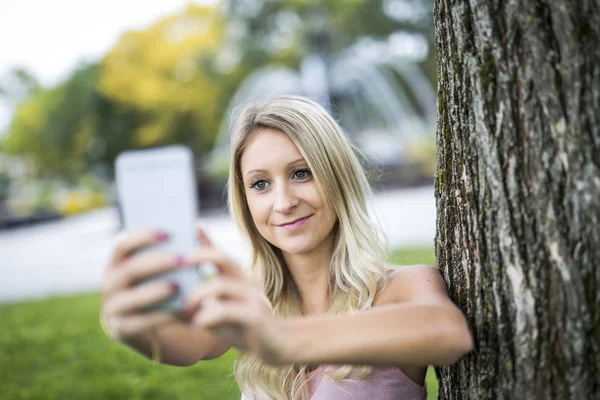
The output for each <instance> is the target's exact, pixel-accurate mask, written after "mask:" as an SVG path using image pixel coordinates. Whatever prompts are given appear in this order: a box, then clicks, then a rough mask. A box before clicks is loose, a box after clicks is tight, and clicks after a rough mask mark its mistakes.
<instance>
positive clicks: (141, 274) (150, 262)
mask: <svg viewBox="0 0 600 400" xmlns="http://www.w3.org/2000/svg"><path fill="white" fill-rule="evenodd" d="M189 266H190V265H188V263H186V260H185V259H184V258H183V257H182V256H171V255H159V254H148V255H141V256H138V257H135V258H132V259H129V260H127V261H126V262H124V263H123V265H122V266H121V267H119V268H116V269H114V270H112V271H111V273H110V274H107V276H106V278H105V287H104V294H105V295H106V294H109V293H112V292H113V291H116V290H121V289H125V288H128V287H130V286H132V285H133V284H134V283H135V282H137V281H140V280H142V279H144V278H148V277H151V276H154V275H158V274H161V273H165V272H169V271H174V270H177V269H180V268H186V267H189Z"/></svg>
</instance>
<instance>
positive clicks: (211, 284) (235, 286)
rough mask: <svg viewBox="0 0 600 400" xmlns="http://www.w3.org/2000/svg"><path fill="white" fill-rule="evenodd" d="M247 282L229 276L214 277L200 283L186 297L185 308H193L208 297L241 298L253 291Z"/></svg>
mask: <svg viewBox="0 0 600 400" xmlns="http://www.w3.org/2000/svg"><path fill="white" fill-rule="evenodd" d="M253 289H254V288H253V287H251V286H249V284H248V282H246V281H240V280H234V279H229V278H214V279H212V280H210V281H208V282H205V283H203V284H202V285H200V286H199V287H198V288H197V289H196V290H194V291H193V292H192V293H191V294H190V295H189V297H188V298H187V299H186V302H185V304H186V310H190V309H192V310H194V309H196V308H198V307H199V306H200V304H202V303H203V302H206V301H207V300H209V299H219V300H238V301H239V300H243V299H245V298H248V297H249V296H251V295H252V293H253Z"/></svg>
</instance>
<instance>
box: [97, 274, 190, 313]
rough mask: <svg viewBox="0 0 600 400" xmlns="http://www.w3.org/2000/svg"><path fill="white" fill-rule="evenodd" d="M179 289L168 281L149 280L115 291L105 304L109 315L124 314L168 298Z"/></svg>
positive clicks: (105, 309) (105, 310)
mask: <svg viewBox="0 0 600 400" xmlns="http://www.w3.org/2000/svg"><path fill="white" fill-rule="evenodd" d="M178 291H179V286H178V285H177V284H175V283H172V282H168V281H160V282H149V283H144V284H142V285H139V286H137V287H134V288H132V289H131V290H124V291H121V292H118V293H115V294H114V295H113V296H111V297H110V298H109V299H107V300H106V303H105V304H104V312H105V313H106V314H107V315H124V314H128V313H132V312H134V311H139V310H142V309H144V308H147V307H149V306H151V305H153V304H156V303H158V302H160V301H163V300H167V299H168V298H169V297H171V296H173V295H174V294H175V293H177V292H178Z"/></svg>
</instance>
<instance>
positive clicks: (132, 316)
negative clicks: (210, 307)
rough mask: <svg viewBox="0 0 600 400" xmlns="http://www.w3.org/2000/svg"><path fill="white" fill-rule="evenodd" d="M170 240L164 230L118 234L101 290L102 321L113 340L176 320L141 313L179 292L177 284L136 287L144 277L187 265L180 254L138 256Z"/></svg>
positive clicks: (167, 315) (170, 316)
mask: <svg viewBox="0 0 600 400" xmlns="http://www.w3.org/2000/svg"><path fill="white" fill-rule="evenodd" d="M167 239H168V238H167V235H166V234H165V233H163V232H161V231H156V232H153V231H147V230H144V231H135V232H123V233H121V234H120V235H119V237H118V239H117V241H116V244H115V248H114V251H113V255H112V257H111V260H110V262H109V264H108V266H107V267H106V271H105V276H104V285H103V290H102V292H103V300H102V311H101V312H102V314H103V315H102V316H101V318H102V320H103V321H104V324H105V328H106V329H107V331H108V332H107V333H108V334H109V335H110V336H111V337H113V338H115V339H118V340H124V339H127V338H130V337H134V336H138V335H142V334H144V333H148V332H151V331H152V330H153V329H154V328H157V327H158V326H161V325H164V324H167V323H171V322H176V321H177V316H176V315H175V314H174V313H172V312H168V311H157V312H142V310H143V309H145V308H147V307H149V306H152V305H154V304H156V303H158V302H161V301H163V300H166V299H168V298H169V297H171V296H173V295H174V294H175V293H177V291H178V290H179V287H178V286H177V285H176V284H175V283H172V282H170V281H168V280H166V279H165V280H159V281H152V282H147V283H141V284H139V285H136V283H137V282H138V281H140V280H142V279H144V278H148V277H150V276H153V275H157V274H161V273H164V272H167V271H170V270H174V269H177V268H183V267H184V266H185V262H184V259H183V257H181V256H177V255H169V254H160V255H159V254H135V253H136V252H137V251H139V250H141V249H143V248H146V247H148V246H151V245H154V244H158V243H160V242H162V241H164V240H167ZM200 239H201V238H200Z"/></svg>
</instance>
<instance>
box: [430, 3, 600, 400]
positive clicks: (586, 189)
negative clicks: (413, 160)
mask: <svg viewBox="0 0 600 400" xmlns="http://www.w3.org/2000/svg"><path fill="white" fill-rule="evenodd" d="M435 29H436V40H437V45H436V46H437V59H438V129H437V145H438V156H437V161H438V166H437V174H436V202H437V210H438V211H437V212H438V215H437V237H436V257H437V263H438V266H439V268H440V269H441V270H442V273H443V274H444V277H445V278H446V281H447V284H448V288H449V292H450V296H451V297H452V299H453V300H454V301H455V302H456V303H457V305H458V306H459V307H461V308H462V310H463V311H464V312H465V313H466V315H467V318H468V320H469V323H470V324H471V327H472V330H473V334H474V337H475V341H476V345H475V350H474V351H473V352H472V353H471V354H470V355H469V356H467V357H465V358H464V359H463V360H461V361H460V362H458V363H457V364H455V365H454V366H452V367H446V368H439V369H437V373H438V376H439V377H440V398H442V399H467V398H478V399H594V398H600V267H599V266H600V224H599V223H600V4H599V1H598V0H589V1H586V0H581V1H573V0H570V1H569V0H566V1H565V0H563V1H559V0H504V1H503V0H470V1H460V0H436V3H435Z"/></svg>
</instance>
